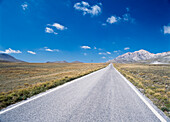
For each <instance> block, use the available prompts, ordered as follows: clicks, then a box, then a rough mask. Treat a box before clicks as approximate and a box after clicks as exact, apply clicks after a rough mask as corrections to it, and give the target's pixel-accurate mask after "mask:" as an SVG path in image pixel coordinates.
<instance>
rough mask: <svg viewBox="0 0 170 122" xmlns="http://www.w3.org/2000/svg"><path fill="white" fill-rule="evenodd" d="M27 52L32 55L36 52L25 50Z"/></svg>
mask: <svg viewBox="0 0 170 122" xmlns="http://www.w3.org/2000/svg"><path fill="white" fill-rule="evenodd" d="M27 52H28V53H31V54H33V55H35V54H36V53H35V52H33V51H27Z"/></svg>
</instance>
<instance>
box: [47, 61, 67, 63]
mask: <svg viewBox="0 0 170 122" xmlns="http://www.w3.org/2000/svg"><path fill="white" fill-rule="evenodd" d="M47 63H68V62H67V61H54V62H50V61H47Z"/></svg>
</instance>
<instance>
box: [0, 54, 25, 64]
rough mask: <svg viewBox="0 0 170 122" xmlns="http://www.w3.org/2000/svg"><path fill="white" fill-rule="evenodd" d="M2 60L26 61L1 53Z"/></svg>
mask: <svg viewBox="0 0 170 122" xmlns="http://www.w3.org/2000/svg"><path fill="white" fill-rule="evenodd" d="M0 62H24V61H21V60H18V59H16V58H14V57H13V56H11V55H8V54H4V53H0Z"/></svg>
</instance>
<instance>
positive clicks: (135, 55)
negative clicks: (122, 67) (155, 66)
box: [107, 49, 170, 63]
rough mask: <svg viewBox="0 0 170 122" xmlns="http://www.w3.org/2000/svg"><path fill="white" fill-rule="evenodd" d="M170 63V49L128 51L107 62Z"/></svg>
mask: <svg viewBox="0 0 170 122" xmlns="http://www.w3.org/2000/svg"><path fill="white" fill-rule="evenodd" d="M155 61H157V62H160V63H170V51H169V52H163V53H157V54H153V53H150V52H148V51H146V50H143V49H141V50H139V51H135V52H132V53H131V52H128V53H125V54H123V55H120V56H118V57H116V58H115V59H112V60H109V61H108V62H107V63H111V62H113V63H153V62H155Z"/></svg>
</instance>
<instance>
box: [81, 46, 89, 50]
mask: <svg viewBox="0 0 170 122" xmlns="http://www.w3.org/2000/svg"><path fill="white" fill-rule="evenodd" d="M81 48H82V49H91V47H89V46H81Z"/></svg>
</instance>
